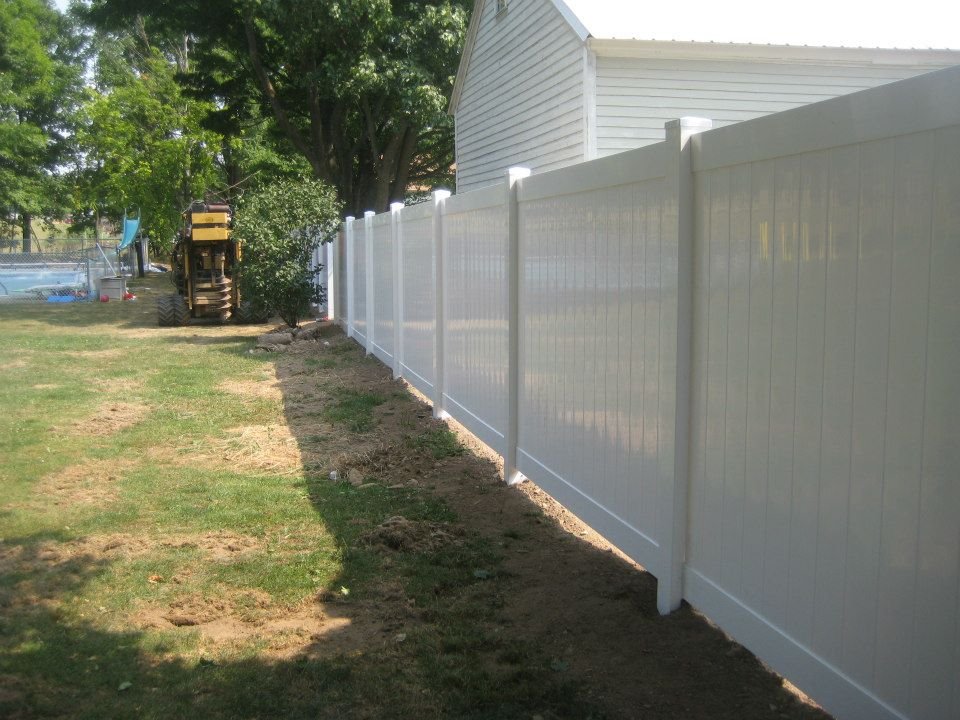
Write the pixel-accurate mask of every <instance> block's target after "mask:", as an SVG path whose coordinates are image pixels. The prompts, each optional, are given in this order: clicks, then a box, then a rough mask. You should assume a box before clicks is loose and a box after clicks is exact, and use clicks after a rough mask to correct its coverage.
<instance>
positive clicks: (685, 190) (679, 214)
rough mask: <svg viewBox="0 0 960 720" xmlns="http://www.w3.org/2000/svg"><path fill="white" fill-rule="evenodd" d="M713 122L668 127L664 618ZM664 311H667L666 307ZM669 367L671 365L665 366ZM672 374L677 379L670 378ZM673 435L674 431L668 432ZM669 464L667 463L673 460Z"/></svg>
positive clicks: (674, 588)
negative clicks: (702, 176) (671, 271)
mask: <svg viewBox="0 0 960 720" xmlns="http://www.w3.org/2000/svg"><path fill="white" fill-rule="evenodd" d="M711 127H713V122H712V121H710V120H706V119H703V118H693V117H686V118H681V119H679V120H671V121H670V122H668V123H667V124H666V135H667V137H666V141H667V153H668V158H667V179H666V186H665V188H664V194H665V196H664V201H663V203H664V204H663V215H664V219H663V242H664V244H666V243H671V244H673V243H675V244H676V247H677V285H676V287H677V304H676V316H675V317H670V314H671V313H670V312H669V309H667V311H666V312H664V313H663V314H662V316H661V333H662V336H661V337H662V341H663V342H675V343H676V357H677V361H676V364H675V365H674V366H673V367H664V366H661V369H660V372H661V384H660V387H662V388H665V389H666V388H669V387H674V388H675V393H674V407H673V408H672V410H673V416H674V417H673V428H672V432H673V437H674V452H673V458H670V459H669V460H672V465H673V468H672V472H671V471H670V470H669V469H667V470H666V471H664V469H663V468H661V481H662V482H664V483H667V487H666V488H665V492H664V493H662V505H661V507H660V516H661V517H662V518H663V523H664V525H663V527H664V528H665V530H664V532H663V538H662V547H663V555H662V558H663V564H662V567H661V570H660V576H659V577H658V578H657V610H659V611H660V613H661V614H662V615H666V614H668V613H670V612H673V611H674V610H676V609H677V608H679V607H680V602H681V600H683V564H684V561H685V560H686V551H687V548H686V544H687V503H688V489H689V485H690V477H689V469H690V382H691V358H690V352H691V343H692V334H693V232H694V228H693V219H694V207H693V202H694V197H693V169H692V165H691V159H690V156H691V149H690V144H689V140H690V137H691V136H693V135H695V134H697V133H700V132H703V131H705V130H709V129H710V128H711ZM665 307H666V306H665ZM665 365H669V364H665ZM671 374H674V377H669V375H671ZM662 410H663V412H662V415H661V417H663V421H664V423H669V421H670V419H669V415H670V409H669V408H665V409H664V408H662ZM667 432H671V430H669V429H668V430H667ZM669 460H668V461H669Z"/></svg>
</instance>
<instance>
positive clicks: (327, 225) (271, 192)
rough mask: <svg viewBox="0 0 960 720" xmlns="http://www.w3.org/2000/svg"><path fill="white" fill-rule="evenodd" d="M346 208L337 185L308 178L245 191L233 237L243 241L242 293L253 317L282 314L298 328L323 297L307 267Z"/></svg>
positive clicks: (329, 236)
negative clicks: (253, 190)
mask: <svg viewBox="0 0 960 720" xmlns="http://www.w3.org/2000/svg"><path fill="white" fill-rule="evenodd" d="M341 209H342V206H341V205H340V203H339V202H337V199H336V195H335V192H334V190H333V188H331V187H330V186H329V185H327V184H325V183H323V182H321V181H319V180H315V179H309V178H300V179H296V180H279V181H277V182H275V183H272V184H270V185H267V186H265V187H263V188H261V189H260V190H257V191H255V192H250V193H246V194H244V195H243V197H242V198H241V201H240V205H239V208H238V209H237V212H236V215H235V217H234V220H233V237H234V238H235V239H237V240H239V241H240V242H241V243H243V255H242V259H241V261H240V293H241V297H242V298H244V302H249V303H251V304H252V305H253V314H254V315H259V314H261V313H263V312H264V311H266V312H267V313H270V314H272V313H277V314H278V315H280V317H281V318H283V320H284V321H285V322H286V323H287V325H289V326H291V327H296V326H297V324H298V323H299V322H300V318H302V317H304V316H305V315H306V314H307V312H308V311H309V308H310V302H311V300H320V299H321V298H320V297H319V296H318V294H317V290H316V286H315V284H314V282H313V281H314V277H313V276H312V275H311V273H310V272H309V271H308V270H307V268H308V266H309V264H310V256H311V255H312V253H313V250H314V248H316V247H317V246H318V245H319V244H321V243H324V242H328V241H329V240H331V239H332V238H333V237H334V236H335V235H336V233H337V229H338V228H339V225H340V212H341Z"/></svg>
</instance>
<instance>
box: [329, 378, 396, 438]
mask: <svg viewBox="0 0 960 720" xmlns="http://www.w3.org/2000/svg"><path fill="white" fill-rule="evenodd" d="M332 399H333V403H332V404H331V405H330V406H329V407H327V409H326V413H325V416H326V419H327V420H328V421H329V422H331V423H334V424H335V425H341V426H343V427H345V428H347V429H348V430H350V431H351V432H355V433H363V432H370V431H371V430H373V428H374V427H375V426H376V420H375V419H374V416H373V409H374V408H375V407H377V406H379V405H383V404H384V403H385V402H386V401H387V398H386V397H384V396H383V395H380V394H377V393H370V392H364V391H362V390H354V389H352V388H337V389H336V390H334V391H333V393H332Z"/></svg>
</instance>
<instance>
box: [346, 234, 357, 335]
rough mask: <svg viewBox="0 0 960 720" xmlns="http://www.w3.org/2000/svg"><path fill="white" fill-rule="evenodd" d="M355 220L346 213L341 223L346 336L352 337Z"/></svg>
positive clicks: (354, 284)
mask: <svg viewBox="0 0 960 720" xmlns="http://www.w3.org/2000/svg"><path fill="white" fill-rule="evenodd" d="M354 220H356V218H355V217H353V215H347V220H346V222H345V223H344V225H343V235H344V245H345V246H346V247H345V250H346V255H347V257H346V260H347V337H349V338H352V337H353V314H354V312H355V308H356V305H355V303H354V299H353V293H354V290H355V288H356V287H357V281H356V278H355V277H354V276H353V235H354V233H353V221H354Z"/></svg>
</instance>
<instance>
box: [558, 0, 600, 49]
mask: <svg viewBox="0 0 960 720" xmlns="http://www.w3.org/2000/svg"><path fill="white" fill-rule="evenodd" d="M551 2H552V3H553V6H554V7H555V8H556V9H557V12H559V13H560V14H561V15H563V19H564V20H566V21H567V24H568V25H569V26H570V27H571V28H573V31H574V32H575V33H576V34H577V36H578V37H579V38H580V41H581V42H583V41H584V40H586V39H587V38H588V37H591V36H590V31H589V30H587V27H586V26H585V25H584V24H583V22H581V20H580V18H579V17H577V15H576V14H575V13H574V12H573V10H571V9H570V7H569V6H568V5H567V4H566V3H565V2H564V1H563V0H551Z"/></svg>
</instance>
